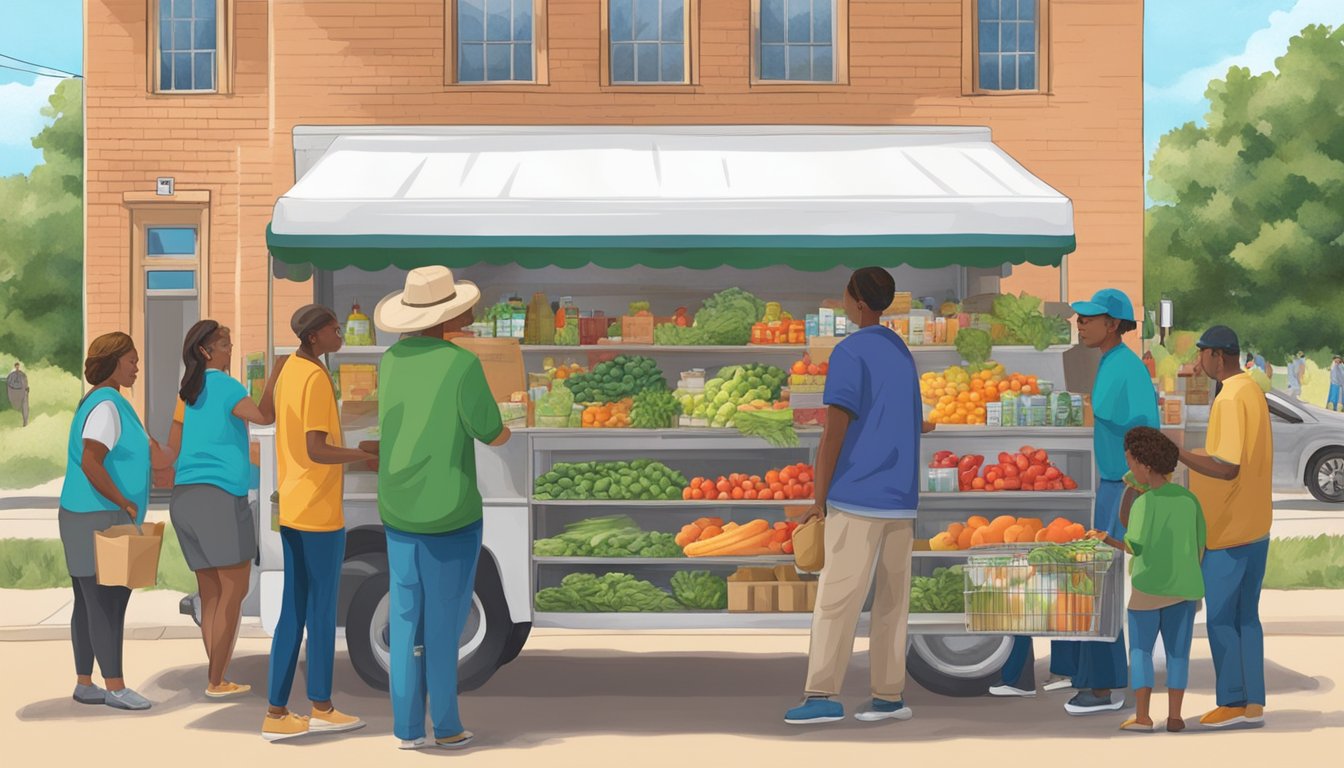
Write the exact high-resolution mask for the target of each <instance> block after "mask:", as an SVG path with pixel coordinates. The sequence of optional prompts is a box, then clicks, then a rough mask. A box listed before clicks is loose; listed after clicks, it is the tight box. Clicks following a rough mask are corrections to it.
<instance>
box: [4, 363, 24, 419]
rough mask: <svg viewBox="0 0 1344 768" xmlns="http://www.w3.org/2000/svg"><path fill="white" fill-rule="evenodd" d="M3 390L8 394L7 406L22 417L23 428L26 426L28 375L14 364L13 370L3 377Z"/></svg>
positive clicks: (17, 364)
mask: <svg viewBox="0 0 1344 768" xmlns="http://www.w3.org/2000/svg"><path fill="white" fill-rule="evenodd" d="M5 389H6V390H7V391H8V393H9V404H10V405H11V406H13V407H14V410H16V411H18V412H19V414H20V415H22V416H23V426H25V427H26V426H28V392H29V390H28V374H26V373H24V372H23V370H22V369H21V368H20V367H19V363H17V362H15V363H14V370H13V371H11V372H10V374H9V375H8V376H6V377H5Z"/></svg>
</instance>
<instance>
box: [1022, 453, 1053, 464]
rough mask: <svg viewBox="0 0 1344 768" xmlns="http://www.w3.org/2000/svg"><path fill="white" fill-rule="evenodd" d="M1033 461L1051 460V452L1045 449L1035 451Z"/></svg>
mask: <svg viewBox="0 0 1344 768" xmlns="http://www.w3.org/2000/svg"><path fill="white" fill-rule="evenodd" d="M1024 453H1025V451H1024ZM1031 461H1032V463H1033V464H1045V463H1046V462H1048V461H1050V454H1048V453H1046V452H1045V451H1036V452H1035V453H1033V454H1031Z"/></svg>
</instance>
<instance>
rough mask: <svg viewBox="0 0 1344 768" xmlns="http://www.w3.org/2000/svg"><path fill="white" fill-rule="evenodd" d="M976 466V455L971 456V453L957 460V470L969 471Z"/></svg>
mask: <svg viewBox="0 0 1344 768" xmlns="http://www.w3.org/2000/svg"><path fill="white" fill-rule="evenodd" d="M974 468H975V457H974V456H971V455H970V454H967V455H965V456H962V457H961V461H959V462H957V470H958V471H959V472H969V471H971V470H972V469H974Z"/></svg>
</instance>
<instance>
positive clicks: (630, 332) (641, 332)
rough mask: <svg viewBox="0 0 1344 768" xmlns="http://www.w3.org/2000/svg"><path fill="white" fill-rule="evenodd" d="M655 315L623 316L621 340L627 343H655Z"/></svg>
mask: <svg viewBox="0 0 1344 768" xmlns="http://www.w3.org/2000/svg"><path fill="white" fill-rule="evenodd" d="M653 319H654V318H653V315H643V316H639V317H636V316H632V315H626V316H625V317H622V318H621V341H622V342H623V343H625V344H652V343H653Z"/></svg>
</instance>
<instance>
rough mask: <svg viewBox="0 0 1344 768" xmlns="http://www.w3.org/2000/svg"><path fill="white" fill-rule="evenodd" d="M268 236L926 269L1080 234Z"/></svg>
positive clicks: (419, 263) (375, 261)
mask: <svg viewBox="0 0 1344 768" xmlns="http://www.w3.org/2000/svg"><path fill="white" fill-rule="evenodd" d="M266 245H267V247H268V248H269V249H270V251H271V255H272V256H274V257H275V258H276V259H277V260H278V261H281V262H285V263H287V264H292V265H311V266H312V268H314V269H322V270H336V269H343V268H345V267H358V268H360V269H363V270H368V271H378V270H381V269H386V268H388V267H399V268H401V269H414V268H416V267H424V266H430V265H436V264H437V265H443V266H447V267H455V268H462V267H468V266H472V265H474V264H480V263H487V264H499V265H503V264H517V265H519V266H521V267H524V268H528V269H535V268H539V267H549V266H556V267H562V268H565V269H578V268H580V267H586V266H589V265H593V266H598V267H606V268H609V269H622V268H626V267H633V266H647V267H654V268H658V269H666V268H671V267H685V268H690V269H713V268H714V267H721V266H729V267H734V268H737V269H765V268H769V267H778V266H785V267H792V268H793V269H797V270H799V271H803V272H821V271H824V270H828V269H832V268H834V267H854V268H857V267H864V266H878V267H896V266H900V265H903V264H905V265H909V266H912V267H917V268H921V269H931V268H936V267H945V266H949V265H957V266H963V267H996V266H999V265H1002V264H1035V265H1038V266H1048V267H1054V266H1059V264H1060V262H1061V260H1062V259H1063V257H1064V256H1065V255H1066V254H1069V253H1072V252H1073V251H1074V249H1075V248H1076V247H1077V242H1076V240H1075V238H1074V237H1073V236H1072V235H1066V236H1055V235H978V234H965V235H854V236H812V235H807V236H796V235H787V236H785V235H781V236H775V235H742V236H710V235H656V236H655V235H651V236H640V237H601V236H593V237H586V236H585V237H537V236H524V237H503V236H501V237H462V236H420V235H277V234H275V233H274V232H272V231H271V228H270V227H269V226H267V228H266Z"/></svg>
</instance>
